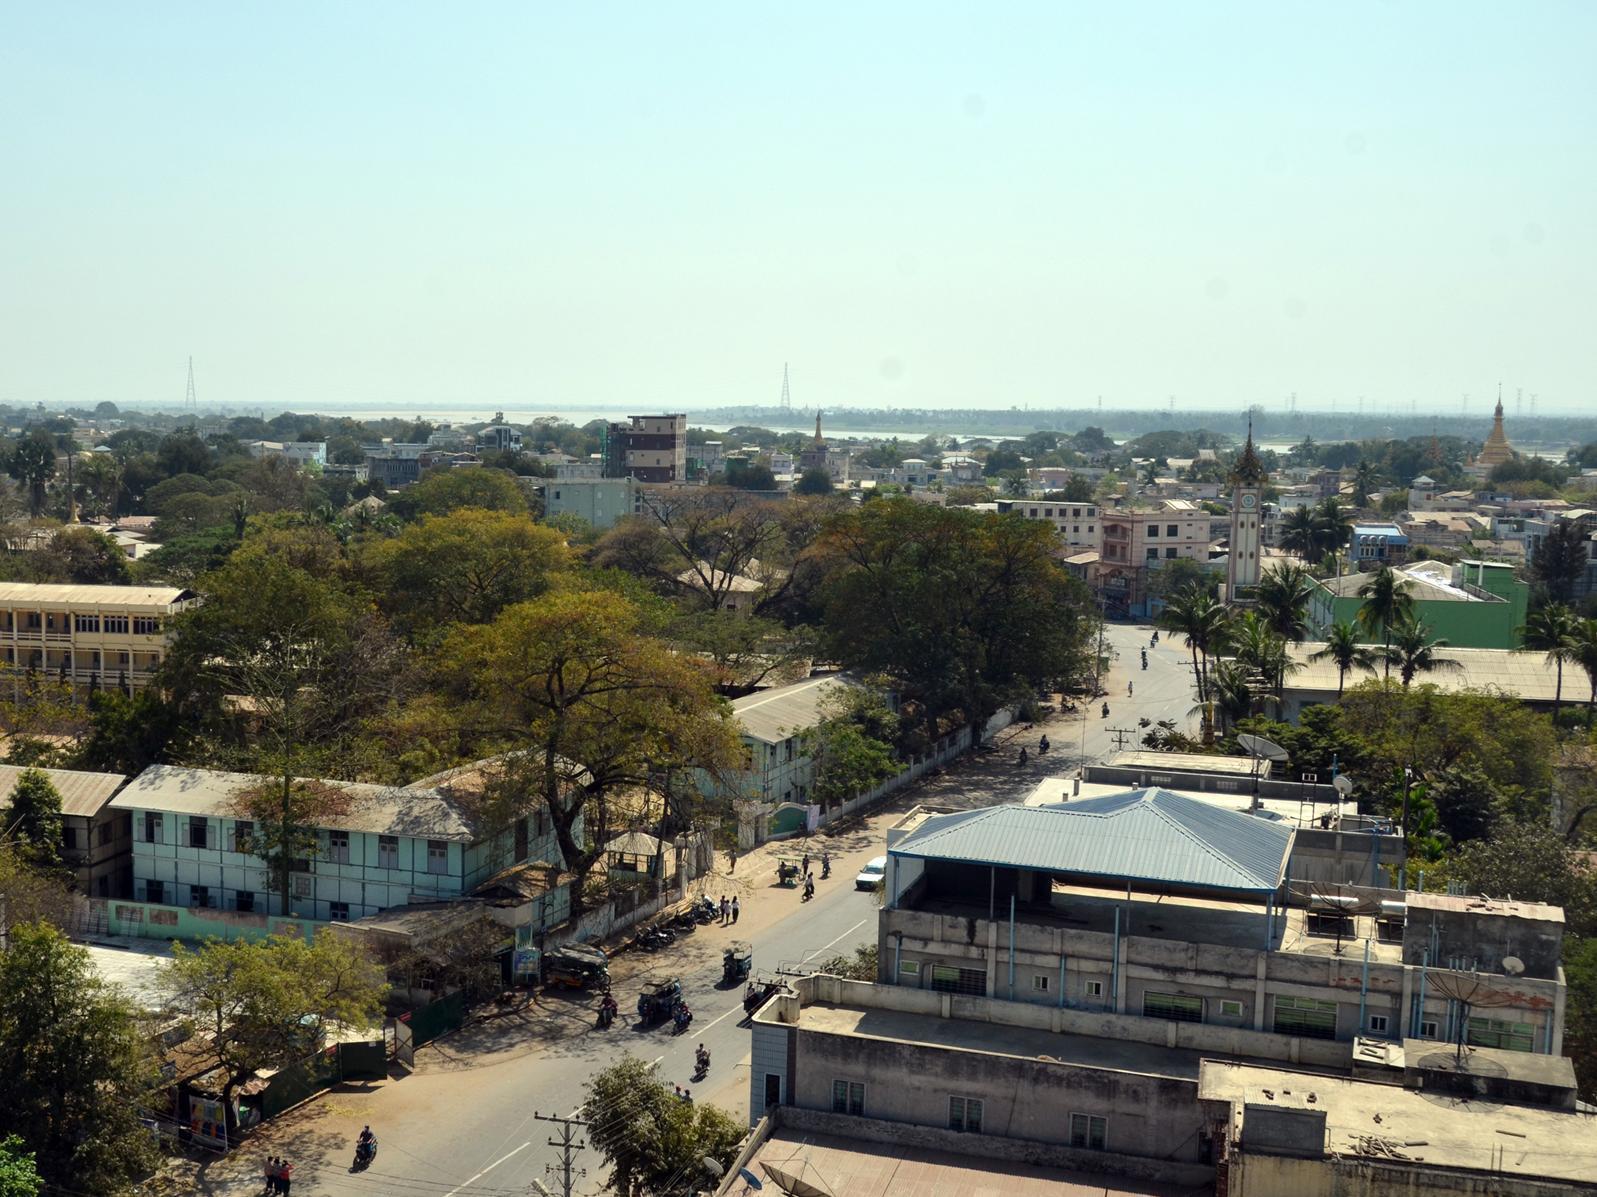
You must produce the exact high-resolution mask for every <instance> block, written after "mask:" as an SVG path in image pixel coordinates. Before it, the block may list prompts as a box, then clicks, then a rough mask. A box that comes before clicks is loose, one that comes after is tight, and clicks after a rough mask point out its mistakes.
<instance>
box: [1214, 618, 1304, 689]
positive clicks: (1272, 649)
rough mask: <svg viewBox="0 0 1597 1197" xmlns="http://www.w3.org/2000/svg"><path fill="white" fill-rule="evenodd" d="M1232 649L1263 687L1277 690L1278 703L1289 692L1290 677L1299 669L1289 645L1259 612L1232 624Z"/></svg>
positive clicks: (1239, 661) (1239, 660)
mask: <svg viewBox="0 0 1597 1197" xmlns="http://www.w3.org/2000/svg"><path fill="white" fill-rule="evenodd" d="M1229 647H1230V650H1231V652H1232V654H1233V655H1234V656H1235V658H1236V660H1237V662H1238V663H1239V664H1241V665H1242V666H1243V667H1244V668H1245V669H1247V670H1249V671H1250V672H1251V673H1252V674H1254V675H1255V676H1256V677H1257V678H1258V680H1259V682H1260V683H1261V684H1262V685H1264V686H1268V687H1270V688H1272V689H1274V690H1275V692H1276V697H1277V699H1279V698H1280V696H1281V692H1282V690H1283V689H1285V686H1286V675H1287V673H1288V672H1290V671H1292V670H1296V669H1297V668H1299V666H1298V664H1297V662H1296V661H1294V660H1292V658H1291V656H1290V655H1289V654H1288V653H1287V651H1286V641H1285V640H1283V639H1282V638H1281V637H1280V636H1278V635H1277V634H1276V632H1275V629H1273V628H1272V627H1270V625H1269V623H1268V621H1267V620H1266V619H1265V618H1264V616H1263V615H1261V614H1260V613H1259V612H1257V611H1249V612H1248V613H1247V614H1245V615H1243V616H1242V618H1241V619H1238V620H1236V621H1235V622H1233V623H1232V625H1231V635H1230V645H1229Z"/></svg>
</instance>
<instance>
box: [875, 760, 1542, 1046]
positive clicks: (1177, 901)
mask: <svg viewBox="0 0 1597 1197" xmlns="http://www.w3.org/2000/svg"><path fill="white" fill-rule="evenodd" d="M1297 834H1298V832H1297V829H1296V828H1295V827H1294V826H1293V825H1292V823H1290V822H1289V821H1287V820H1284V819H1282V818H1280V817H1279V816H1277V815H1272V814H1269V813H1266V812H1263V811H1260V812H1251V811H1248V810H1245V809H1243V810H1238V809H1234V808H1232V807H1228V806H1225V805H1217V804H1215V803H1213V802H1204V801H1201V800H1199V799H1197V798H1192V797H1187V796H1184V795H1180V794H1175V793H1172V792H1170V791H1168V790H1163V789H1159V788H1145V789H1134V790H1127V791H1125V792H1123V793H1117V794H1110V795H1106V796H1102V797H1095V798H1088V799H1083V800H1080V801H1076V802H1062V803H1056V804H1052V805H1043V806H1024V807H1022V806H993V807H986V808H983V809H979V810H972V811H961V812H957V813H952V814H932V815H930V816H923V817H921V818H919V820H918V821H917V823H916V825H914V826H913V827H911V828H909V829H908V830H907V831H905V832H903V833H901V834H898V835H897V836H896V837H895V836H894V835H890V836H889V840H888V854H887V855H888V866H887V878H886V887H885V888H886V894H885V903H884V909H883V911H882V914H881V918H880V923H879V931H878V951H879V961H880V964H879V969H880V972H879V978H878V979H879V980H880V981H881V982H882V983H885V984H892V985H898V986H906V987H912V988H916V989H923V990H933V991H941V992H944V993H948V994H954V995H958V994H966V995H970V996H973V997H983V998H991V999H1001V1000H1004V1001H1010V1002H1020V1003H1032V1004H1037V1005H1043V1006H1053V1007H1056V1008H1059V1009H1062V1010H1077V1011H1083V1010H1084V1011H1097V1012H1102V1013H1104V1014H1112V1015H1116V1016H1132V1017H1134V1018H1143V1019H1163V1020H1169V1021H1175V1022H1190V1023H1202V1024H1208V1025H1213V1026H1220V1027H1228V1028H1233V1029H1235V1030H1236V1031H1238V1032H1251V1033H1253V1034H1254V1035H1257V1036H1264V1037H1276V1042H1275V1045H1274V1047H1272V1046H1271V1044H1270V1042H1267V1041H1266V1040H1265V1039H1261V1040H1260V1042H1259V1043H1257V1044H1254V1045H1253V1046H1252V1047H1251V1048H1250V1049H1249V1050H1250V1051H1253V1052H1255V1053H1256V1054H1261V1055H1273V1054H1275V1053H1276V1051H1277V1050H1279V1051H1287V1050H1288V1049H1287V1048H1286V1047H1285V1040H1284V1039H1281V1038H1280V1037H1283V1036H1284V1037H1287V1038H1297V1039H1301V1038H1311V1039H1326V1040H1342V1041H1351V1040H1353V1039H1354V1038H1356V1037H1375V1038H1388V1039H1393V1040H1400V1039H1405V1038H1407V1039H1436V1040H1442V1041H1449V1042H1451V1041H1456V1040H1457V1039H1459V1038H1461V1037H1462V1038H1463V1039H1464V1040H1465V1041H1466V1042H1467V1043H1470V1044H1476V1045H1479V1046H1484V1047H1507V1048H1511V1049H1515V1050H1519V1051H1527V1052H1538V1053H1548V1054H1554V1055H1557V1054H1560V1053H1561V1051H1562V1044H1563V1034H1564V998H1565V988H1564V980H1563V975H1562V973H1561V971H1560V968H1559V950H1560V944H1561V943H1562V937H1563V912H1562V911H1561V910H1560V909H1559V908H1557V907H1553V906H1543V905H1539V904H1537V903H1531V902H1516V901H1499V900H1489V899H1484V898H1467V897H1462V896H1455V895H1437V894H1423V893H1414V892H1409V891H1406V890H1403V889H1400V888H1397V887H1396V886H1395V885H1393V886H1392V887H1391V888H1375V887H1367V886H1354V885H1336V884H1330V883H1327V882H1326V881H1325V880H1324V874H1323V873H1322V874H1320V875H1319V876H1320V878H1321V879H1319V880H1316V881H1313V882H1308V881H1301V880H1300V881H1294V880H1293V878H1292V876H1291V861H1292V858H1293V848H1294V841H1295V838H1296V836H1297ZM1365 838H1367V837H1365ZM1465 962H1467V964H1468V968H1469V969H1470V971H1471V972H1472V973H1480V974H1485V975H1486V976H1488V977H1489V988H1490V989H1491V992H1492V995H1493V1002H1494V1005H1493V1006H1492V1007H1491V1008H1490V1009H1487V1008H1485V1007H1482V1006H1479V1005H1478V1004H1477V1005H1476V1006H1473V1007H1471V1006H1469V1005H1468V1003H1466V1002H1464V1001H1462V1000H1460V998H1459V995H1458V993H1457V992H1455V989H1456V986H1452V982H1451V981H1450V980H1446V979H1439V978H1438V976H1437V974H1438V971H1439V970H1444V971H1447V972H1448V973H1449V975H1451V974H1452V973H1455V972H1456V971H1457V970H1458V969H1459V968H1460V967H1462V966H1463V965H1464V963H1465ZM1450 986H1452V987H1450ZM1239 1050H1240V1049H1239Z"/></svg>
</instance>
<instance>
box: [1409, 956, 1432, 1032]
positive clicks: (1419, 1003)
mask: <svg viewBox="0 0 1597 1197" xmlns="http://www.w3.org/2000/svg"><path fill="white" fill-rule="evenodd" d="M1430 963H1431V949H1430V948H1425V949H1424V950H1423V952H1422V953H1421V955H1420V991H1419V993H1417V994H1416V995H1415V997H1414V1023H1413V1025H1412V1026H1411V1027H1409V1034H1410V1035H1411V1036H1412V1037H1413V1038H1415V1039H1418V1038H1419V1037H1420V1023H1422V1022H1424V1021H1425V970H1426V969H1427V968H1428V967H1430Z"/></svg>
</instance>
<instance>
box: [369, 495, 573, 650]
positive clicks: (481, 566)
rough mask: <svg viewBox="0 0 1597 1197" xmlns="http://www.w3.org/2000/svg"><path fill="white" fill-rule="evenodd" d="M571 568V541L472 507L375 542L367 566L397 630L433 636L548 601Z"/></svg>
mask: <svg viewBox="0 0 1597 1197" xmlns="http://www.w3.org/2000/svg"><path fill="white" fill-rule="evenodd" d="M570 564H571V551H570V550H569V549H568V548H567V547H566V543H565V537H564V536H562V535H561V534H560V533H559V532H557V531H555V530H554V529H553V528H545V527H541V526H540V525H538V524H535V523H533V522H532V520H531V519H530V518H528V517H527V516H526V515H522V514H517V513H514V512H506V511H488V510H485V509H483V508H477V507H465V508H461V509H460V510H458V511H453V512H450V513H449V514H448V515H424V516H422V517H421V518H420V519H419V520H417V521H416V522H415V523H413V524H410V525H408V526H407V527H406V528H405V529H404V530H403V531H402V532H400V534H399V535H398V536H396V537H394V538H393V539H391V540H377V541H373V542H371V544H370V546H369V548H368V550H367V555H366V565H367V567H368V568H369V569H371V570H372V571H373V574H374V581H376V582H378V583H380V585H379V586H378V587H377V589H378V593H379V594H380V595H381V596H382V598H381V602H382V605H383V607H384V608H385V609H386V610H388V611H389V613H390V614H391V615H392V616H393V618H394V620H395V622H396V624H397V625H398V626H399V627H400V628H402V629H404V630H405V631H407V632H409V633H410V634H412V635H426V634H428V633H430V632H433V631H436V630H437V629H439V628H441V627H443V626H444V625H445V624H448V623H455V622H459V623H486V622H487V621H488V620H490V619H492V618H493V617H494V616H495V615H497V614H498V613H499V612H500V611H502V610H504V608H506V607H508V606H510V605H511V604H512V603H518V602H523V601H525V600H527V599H530V598H535V597H536V596H537V595H539V594H541V593H542V592H543V590H544V588H545V586H546V585H547V584H548V579H549V575H550V574H551V573H554V572H558V571H560V570H563V569H566V568H568V567H569V565H570Z"/></svg>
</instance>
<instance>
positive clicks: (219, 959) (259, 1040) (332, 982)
mask: <svg viewBox="0 0 1597 1197" xmlns="http://www.w3.org/2000/svg"><path fill="white" fill-rule="evenodd" d="M164 982H165V984H166V987H167V989H168V991H169V993H170V995H171V1001H172V1005H173V1006H174V1008H176V1009H178V1010H181V1011H182V1012H183V1013H184V1014H185V1015H186V1016H187V1017H188V1018H189V1019H190V1020H191V1021H192V1022H193V1024H194V1027H195V1029H196V1031H198V1032H199V1033H200V1035H199V1036H196V1038H195V1040H194V1041H193V1042H194V1043H196V1044H202V1043H203V1044H205V1045H206V1050H207V1052H208V1054H209V1055H210V1057H211V1059H213V1060H214V1061H215V1064H216V1066H217V1067H219V1068H221V1069H223V1070H224V1071H225V1073H226V1076H227V1080H226V1081H225V1083H224V1086H223V1097H224V1098H225V1099H230V1098H231V1097H232V1095H233V1092H234V1090H235V1089H237V1087H238V1086H239V1085H240V1084H242V1083H243V1082H244V1081H246V1080H247V1079H249V1077H250V1076H251V1075H252V1074H253V1073H255V1072H258V1071H260V1070H262V1069H267V1068H281V1067H283V1066H284V1065H287V1064H291V1063H293V1062H294V1061H295V1060H298V1059H302V1058H303V1057H305V1056H306V1055H308V1054H310V1053H311V1052H313V1051H315V1050H317V1048H318V1047H320V1039H319V1035H318V1028H319V1027H320V1026H321V1025H322V1024H325V1023H329V1022H337V1023H341V1024H343V1025H345V1026H349V1027H355V1028H360V1027H369V1026H373V1025H375V1024H376V1023H377V1021H378V1020H379V1019H380V1018H381V1016H382V1010H383V998H384V996H385V994H386V993H387V989H388V986H387V982H386V981H385V980H384V979H383V969H382V966H381V965H379V964H377V963H376V962H375V961H374V960H372V959H371V958H370V957H369V956H368V955H367V954H366V951H365V948H364V947H363V946H361V945H360V944H359V943H358V942H357V941H355V940H352V939H350V938H348V937H346V936H342V935H339V934H337V933H336V932H334V931H332V930H331V929H328V928H323V929H322V931H321V932H320V933H319V934H318V935H317V936H316V938H315V939H314V940H313V941H311V942H306V941H305V940H303V939H301V938H299V937H298V936H293V935H274V936H272V937H271V938H270V939H267V940H264V941H255V942H252V941H249V940H243V939H239V940H233V941H232V942H226V941H223V940H219V939H210V940H206V941H205V943H204V944H202V945H201V946H199V947H197V948H191V947H187V946H185V945H183V944H174V945H173V947H172V959H171V961H170V962H169V963H168V964H167V965H166V967H165V975H164ZM200 1036H204V1037H205V1038H201V1037H200ZM229 1117H230V1119H231V1115H229Z"/></svg>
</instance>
